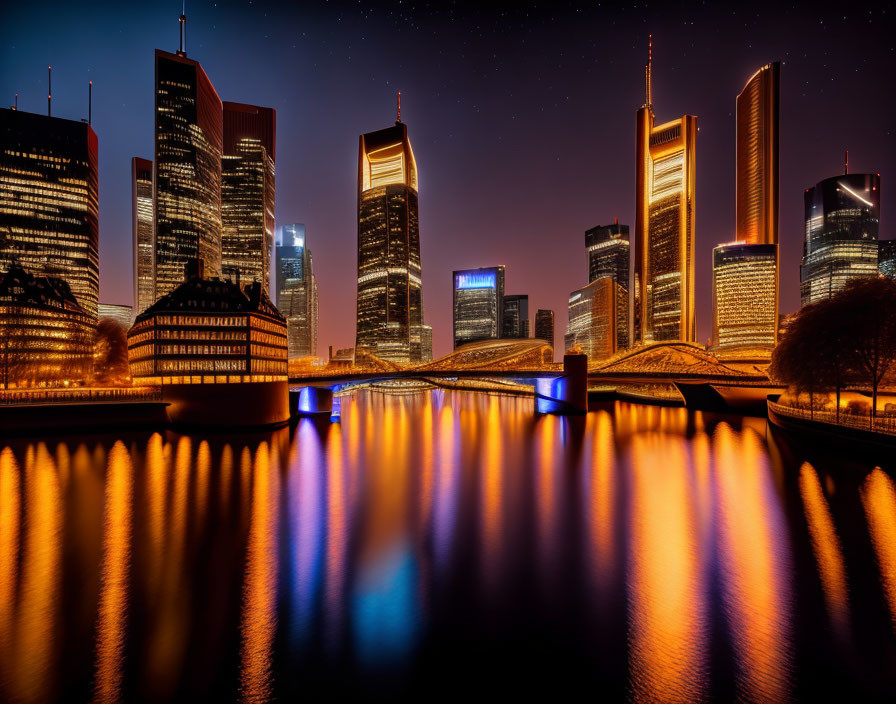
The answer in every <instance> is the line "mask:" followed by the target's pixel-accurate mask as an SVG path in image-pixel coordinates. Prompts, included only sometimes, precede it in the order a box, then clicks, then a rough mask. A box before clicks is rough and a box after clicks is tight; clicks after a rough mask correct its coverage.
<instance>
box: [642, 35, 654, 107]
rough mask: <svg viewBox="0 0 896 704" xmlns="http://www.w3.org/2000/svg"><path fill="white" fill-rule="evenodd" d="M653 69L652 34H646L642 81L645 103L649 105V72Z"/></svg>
mask: <svg viewBox="0 0 896 704" xmlns="http://www.w3.org/2000/svg"><path fill="white" fill-rule="evenodd" d="M652 69H653V35H652V34H650V35H648V39H647V66H645V67H644V83H645V87H646V93H647V102H646V103H645V105H646V106H647V107H650V106H651V105H652V100H653V96H652V95H651V85H650V83H651V81H650V78H651V76H650V73H651V70H652Z"/></svg>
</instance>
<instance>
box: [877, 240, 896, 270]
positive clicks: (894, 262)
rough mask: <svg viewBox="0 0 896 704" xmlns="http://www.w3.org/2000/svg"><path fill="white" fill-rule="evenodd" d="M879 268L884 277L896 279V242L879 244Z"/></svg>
mask: <svg viewBox="0 0 896 704" xmlns="http://www.w3.org/2000/svg"><path fill="white" fill-rule="evenodd" d="M877 268H878V270H879V271H880V273H881V274H883V275H884V276H889V277H890V278H891V279H896V240H881V241H880V242H879V243H878V254H877Z"/></svg>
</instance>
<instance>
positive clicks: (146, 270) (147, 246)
mask: <svg viewBox="0 0 896 704" xmlns="http://www.w3.org/2000/svg"><path fill="white" fill-rule="evenodd" d="M131 213H132V220H131V224H132V228H133V236H134V308H135V312H136V314H137V315H140V313H142V312H143V311H145V310H146V309H147V308H149V307H150V306H151V305H152V304H153V303H155V278H156V277H155V266H154V261H153V246H152V241H153V237H152V162H151V161H149V160H148V159H141V158H140V157H136V156H135V157H134V158H133V159H131Z"/></svg>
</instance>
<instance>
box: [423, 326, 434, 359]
mask: <svg viewBox="0 0 896 704" xmlns="http://www.w3.org/2000/svg"><path fill="white" fill-rule="evenodd" d="M421 335H422V336H421V338H420V346H421V352H420V361H421V362H431V361H432V325H424V326H423V327H422V332H421Z"/></svg>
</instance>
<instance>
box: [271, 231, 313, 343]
mask: <svg viewBox="0 0 896 704" xmlns="http://www.w3.org/2000/svg"><path fill="white" fill-rule="evenodd" d="M276 255H277V259H276V266H275V269H276V275H277V308H278V309H279V310H280V312H281V313H282V314H283V317H285V318H286V329H287V337H288V339H289V357H290V359H295V358H297V357H309V356H311V357H313V356H316V355H317V321H318V304H317V278H316V277H315V276H314V267H313V264H312V260H311V250H310V249H309V248H308V247H307V245H306V241H305V226H304V225H302V224H301V223H295V224H293V225H284V226H283V235H282V241H281V243H280V244H279V245H277V248H276Z"/></svg>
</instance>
